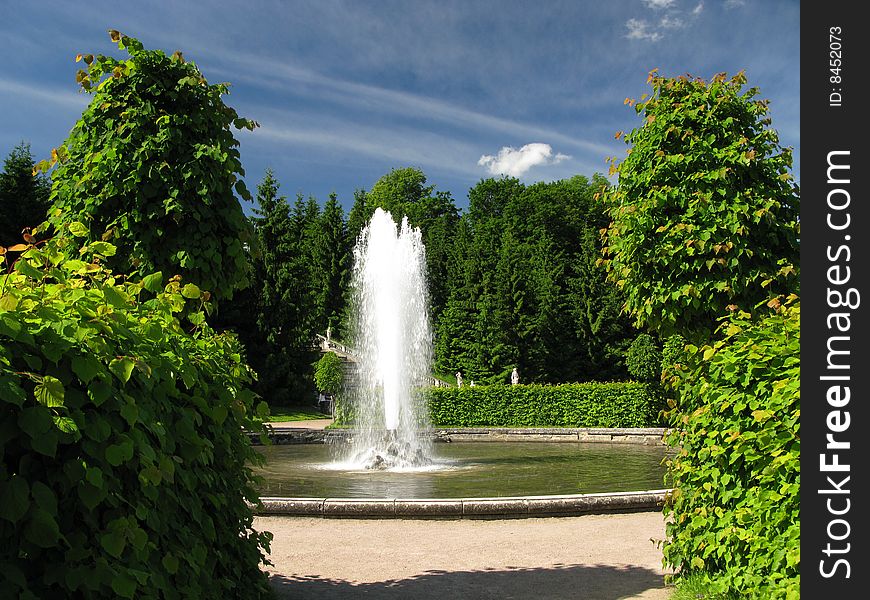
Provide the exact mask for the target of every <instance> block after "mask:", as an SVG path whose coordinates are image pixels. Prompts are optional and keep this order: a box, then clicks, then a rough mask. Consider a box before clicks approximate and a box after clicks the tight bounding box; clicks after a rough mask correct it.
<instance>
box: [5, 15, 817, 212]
mask: <svg viewBox="0 0 870 600" xmlns="http://www.w3.org/2000/svg"><path fill="white" fill-rule="evenodd" d="M109 29H116V30H119V31H121V32H122V33H123V34H125V35H128V36H131V37H135V38H138V39H139V40H140V41H142V42H143V44H144V45H145V47H146V48H160V49H163V50H165V51H167V53H172V52H174V51H175V50H181V51H182V52H183V54H184V56H185V58H186V59H187V60H192V61H194V62H195V63H196V64H197V66H198V67H199V68H200V70H201V71H202V72H203V74H204V75H205V77H206V79H207V80H208V81H209V82H210V83H219V82H229V83H230V84H231V88H230V94H229V95H227V96H226V97H225V98H224V100H225V102H226V103H227V104H228V105H229V106H232V107H233V108H234V109H235V110H236V111H237V112H238V113H239V115H240V116H243V117H247V118H250V119H253V120H255V121H257V122H258V123H259V124H260V127H259V128H257V129H255V130H254V131H253V132H248V131H241V132H236V133H235V135H236V138H237V139H238V140H239V142H240V144H241V145H240V152H241V158H242V164H243V166H244V169H245V171H246V174H245V182H246V184H247V186H248V187H249V188H250V189H251V190H252V191H254V190H255V188H256V185H257V184H258V183H259V182H260V181H261V180H262V178H263V174H264V172H265V170H266V169H267V168H271V169H272V170H273V171H274V174H275V176H276V178H277V180H278V181H279V183H280V185H281V193H283V194H284V195H286V196H287V197H288V198H290V199H291V200H292V199H294V198H295V196H296V195H297V194H302V195H303V196H305V197H308V196H313V197H315V198H317V199H318V200H319V201H320V202H321V203H322V202H324V201H325V200H326V199H327V197H328V196H329V194H330V193H335V194H337V196H338V199H339V201H340V202H341V203H342V205H343V206H344V207H345V208H346V209H349V208H350V206H351V204H352V202H353V193H354V190H357V189H370V188H371V187H372V185H373V184H374V183H375V182H376V181H377V180H378V179H379V178H380V177H381V176H383V175H385V174H386V173H388V172H389V171H390V170H392V169H396V168H404V167H417V168H419V169H421V170H422V171H423V172H424V173H425V174H426V176H427V178H428V183H429V184H430V185H434V186H435V189H436V190H441V191H448V192H450V193H451V194H452V196H453V198H454V201H455V202H456V205H457V206H458V207H459V208H460V209H464V208H465V207H467V204H468V201H467V194H468V190H469V189H470V188H471V187H473V186H474V185H475V184H476V183H477V182H478V181H480V180H481V179H484V178H488V177H493V176H496V177H498V176H501V175H511V176H515V177H518V178H519V179H520V180H522V181H523V182H525V183H533V182H537V181H552V180H557V179H563V178H567V177H571V176H574V175H585V176H587V177H591V176H592V175H593V174H594V173H602V174H607V172H608V164H607V158H608V157H616V158H617V159H620V160H621V159H622V158H623V157H624V156H625V151H626V149H627V146H626V145H625V143H624V142H623V141H622V140H617V139H615V137H614V134H615V133H616V132H617V131H630V130H632V129H634V128H636V127H639V126H640V124H641V122H640V117H639V116H638V115H637V114H636V113H635V111H634V110H633V109H632V108H630V107H629V106H626V105H625V104H624V101H625V99H626V98H628V97H631V98H639V97H640V96H641V95H642V94H644V93H645V92H649V91H650V88H649V86H648V84H647V83H646V81H647V74H648V73H649V71H651V70H652V69H654V68H658V69H659V73H660V74H662V75H665V76H678V75H684V74H689V75H692V76H698V77H703V78H705V79H709V78H710V77H711V76H713V75H714V74H716V73H719V72H726V73H728V74H729V75H732V74H734V73H737V72H738V71H740V70H745V72H746V75H747V78H748V86H754V87H758V88H759V97H760V98H767V99H769V100H770V109H771V117H772V120H773V122H772V126H773V128H774V129H776V130H777V131H778V132H779V135H780V143H781V144H782V145H783V146H787V147H791V148H793V150H794V157H795V161H794V174H795V176H796V177H797V178H798V181H799V180H800V152H799V149H800V70H799V66H800V36H799V31H800V10H799V2H798V1H796V0H794V1H787V0H689V1H682V0H595V1H585V0H582V1H577V0H573V1H559V0H535V1H518V0H492V1H490V0H459V1H454V0H436V1H430V0H415V1H398V0H378V1H374V0H367V1H363V0H356V1H349V0H344V1H342V0H308V1H302V0H284V1H281V0H271V1H266V0H247V1H246V2H236V1H230V0H204V1H196V2H193V1H191V2H188V1H170V0H139V1H137V2H104V1H100V0H89V1H88V2H73V1H66V2H62V1H53V0H43V1H41V2H39V3H33V2H19V1H17V0H15V1H13V0H0V51H2V55H3V58H4V60H3V61H0V155H2V156H3V157H5V156H6V155H8V153H9V151H11V150H12V148H13V147H14V146H15V145H16V144H18V143H19V142H21V141H27V142H29V143H30V144H31V150H32V153H33V155H34V158H35V159H36V160H41V159H43V158H48V157H49V155H50V152H51V149H52V148H54V147H56V146H59V145H61V144H62V143H63V141H64V139H65V138H66V136H67V134H68V133H69V130H70V129H71V128H72V126H73V125H74V124H75V122H76V120H77V119H78V117H79V116H80V115H81V112H82V111H83V110H84V108H85V106H86V105H87V102H88V101H89V97H88V96H87V95H86V94H83V93H81V92H79V91H78V86H77V84H76V83H75V73H76V71H77V69H78V68H79V67H80V66H81V65H80V64H76V63H75V56H76V54H78V53H80V52H81V53H94V54H107V55H112V56H116V57H119V58H120V57H123V56H125V54H124V53H123V52H122V51H119V50H118V49H117V47H116V46H115V45H114V44H113V43H112V42H111V41H110V40H109V36H108V33H107V32H108V30H109ZM246 210H250V206H246Z"/></svg>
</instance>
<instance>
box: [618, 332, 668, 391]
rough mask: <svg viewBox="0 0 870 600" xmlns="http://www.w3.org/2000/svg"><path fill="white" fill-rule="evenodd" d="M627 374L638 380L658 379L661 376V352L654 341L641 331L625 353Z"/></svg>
mask: <svg viewBox="0 0 870 600" xmlns="http://www.w3.org/2000/svg"><path fill="white" fill-rule="evenodd" d="M625 366H626V368H627V369H628V374H629V375H631V376H632V377H633V378H634V379H637V380H638V381H659V380H660V379H661V376H662V352H661V350H659V347H658V345H657V344H656V341H655V340H654V339H653V337H652V336H651V335H649V334H647V333H641V334H640V335H638V336H637V337H636V338H634V341H633V342H632V343H631V346H629V347H628V352H626V354H625Z"/></svg>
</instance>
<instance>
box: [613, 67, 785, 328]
mask: <svg viewBox="0 0 870 600" xmlns="http://www.w3.org/2000/svg"><path fill="white" fill-rule="evenodd" d="M648 82H649V83H650V84H651V87H652V93H651V94H650V96H649V97H648V98H647V97H645V98H643V99H642V101H640V102H636V103H635V102H634V101H632V100H628V99H627V100H626V102H627V103H629V104H632V105H633V106H634V109H635V110H636V111H637V113H638V114H639V115H641V116H643V117H644V121H643V124H642V126H640V127H638V128H636V129H634V130H632V131H631V132H630V133H629V134H628V135H627V136H626V137H625V140H626V143H628V144H630V145H631V146H632V147H631V149H630V151H629V154H628V155H627V156H626V157H625V159H624V160H623V161H622V162H621V163H614V165H613V166H612V172H615V173H618V174H619V182H618V184H617V185H616V186H615V187H613V188H611V189H610V190H608V191H607V192H605V193H604V200H605V203H606V206H607V207H608V211H609V215H610V219H611V222H610V224H609V225H608V226H607V228H606V229H605V231H604V238H605V240H606V242H605V244H606V245H605V248H604V259H603V262H604V264H605V266H606V268H607V270H608V273H609V278H610V280H611V281H613V282H615V283H616V284H617V285H618V286H619V287H620V288H621V289H622V290H623V291H624V292H625V308H626V310H627V311H628V312H629V313H630V314H631V315H632V317H633V318H634V321H635V324H636V325H637V326H639V327H649V328H651V329H652V330H656V331H658V332H659V333H660V334H661V335H662V336H668V335H670V334H672V333H675V332H682V333H685V334H687V335H690V336H693V337H696V338H704V337H708V336H709V335H710V333H711V332H712V330H713V329H714V327H715V323H716V319H717V318H718V317H720V316H722V315H723V314H725V313H726V312H727V311H729V310H730V311H734V310H737V309H738V308H739V309H743V310H751V309H752V308H753V307H754V306H755V305H756V304H758V303H761V302H763V301H765V300H767V299H769V298H772V297H774V296H777V295H780V294H783V293H789V292H793V291H796V290H797V286H798V273H797V271H798V268H799V267H798V263H797V261H798V239H799V231H800V229H799V223H798V214H799V204H800V202H799V191H798V187H797V186H796V185H795V183H794V182H793V179H792V176H791V174H790V173H789V170H790V168H791V164H792V162H791V150H790V149H787V148H782V147H780V145H779V140H778V136H777V133H776V131H775V130H773V129H771V128H770V127H769V126H770V123H771V120H770V117H769V116H768V102H767V101H765V100H757V99H755V97H756V95H757V94H758V89H757V88H750V89H748V90H745V91H744V90H743V86H744V84H745V83H746V76H745V75H744V73H743V72H740V73H738V74H737V75H736V76H734V77H732V78H730V79H728V78H727V77H726V75H725V74H718V75H716V76H715V77H713V78H712V80H711V81H710V82H706V81H704V80H702V79H692V78H689V77H685V76H684V77H677V78H665V77H662V76H659V75H657V74H656V73H655V72H652V73H650V76H649V79H648ZM617 135H620V134H617Z"/></svg>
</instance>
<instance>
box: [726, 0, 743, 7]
mask: <svg viewBox="0 0 870 600" xmlns="http://www.w3.org/2000/svg"><path fill="white" fill-rule="evenodd" d="M744 4H746V0H725V8H737V7H738V6H743V5H744Z"/></svg>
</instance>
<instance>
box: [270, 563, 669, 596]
mask: <svg viewBox="0 0 870 600" xmlns="http://www.w3.org/2000/svg"><path fill="white" fill-rule="evenodd" d="M270 581H271V584H272V587H273V588H274V590H275V592H276V596H277V598H279V599H281V600H285V599H293V600H296V599H298V600H309V599H310V600H315V599H316V600H333V599H334V600H342V599H346V598H349V599H353V598H371V599H373V600H405V599H414V600H435V599H438V600H446V599H453V598H459V599H463V600H526V599H528V600H551V599H552V600H568V599H577V600H619V599H622V598H631V597H633V596H636V595H638V594H641V593H643V592H645V591H647V590H657V589H663V588H664V582H663V579H662V575H661V574H660V573H656V572H655V571H652V570H650V569H646V568H642V567H615V566H612V565H591V566H590V565H555V566H553V567H549V568H510V567H508V568H507V569H505V570H496V569H492V570H489V569H487V570H482V571H427V572H425V573H422V574H420V575H417V576H414V577H410V578H408V579H396V580H387V581H381V582H376V583H353V582H349V581H342V580H337V579H326V578H321V577H318V576H316V575H308V576H305V575H300V576H291V577H287V576H285V575H280V574H274V575H272V577H271V579H270ZM663 597H664V596H663Z"/></svg>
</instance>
